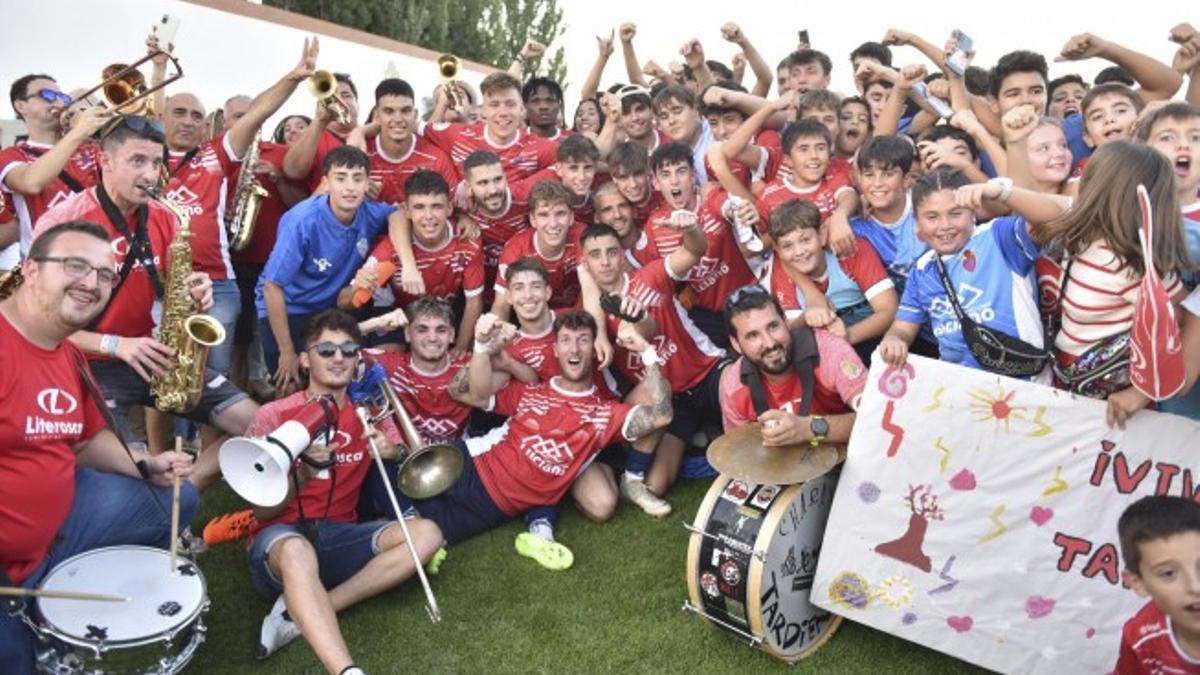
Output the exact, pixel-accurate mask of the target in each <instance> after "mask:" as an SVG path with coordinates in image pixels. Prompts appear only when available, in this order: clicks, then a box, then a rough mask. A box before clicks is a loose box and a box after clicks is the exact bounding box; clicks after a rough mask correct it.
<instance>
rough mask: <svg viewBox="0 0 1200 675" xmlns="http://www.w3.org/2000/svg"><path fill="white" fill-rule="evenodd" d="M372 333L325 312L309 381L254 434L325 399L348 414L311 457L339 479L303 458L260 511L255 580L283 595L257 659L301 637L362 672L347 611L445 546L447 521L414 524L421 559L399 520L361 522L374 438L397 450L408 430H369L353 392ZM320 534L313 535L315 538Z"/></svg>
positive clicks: (307, 357) (258, 422) (336, 662)
mask: <svg viewBox="0 0 1200 675" xmlns="http://www.w3.org/2000/svg"><path fill="white" fill-rule="evenodd" d="M361 340H362V333H360V332H359V330H358V325H357V324H356V323H355V321H354V318H353V317H351V316H350V315H348V314H346V313H345V312H342V311H340V310H336V309H333V310H327V311H325V312H322V313H321V314H318V315H317V316H315V317H314V318H313V320H312V324H311V330H310V332H309V335H308V338H307V340H306V344H305V349H304V351H303V352H302V353H301V355H300V359H301V361H302V363H303V365H304V367H305V369H306V370H308V372H309V381H308V387H307V389H305V390H304V391H298V392H296V393H294V394H292V395H291V396H288V397H287V398H283V399H280V400H278V401H274V402H272V403H269V404H267V405H265V406H263V407H262V409H261V410H259V411H258V413H257V414H256V415H255V416H254V422H253V423H252V424H251V425H250V429H249V430H248V433H249V434H250V435H256V436H265V435H267V434H270V433H271V432H273V431H275V430H276V429H277V428H279V426H280V425H282V424H283V423H284V422H285V421H287V420H288V419H290V418H291V417H292V416H293V415H294V414H295V412H296V411H297V410H298V409H300V408H302V407H304V406H306V405H308V404H309V402H310V401H312V400H313V399H315V398H318V397H330V398H332V400H333V403H334V405H335V406H336V408H337V411H338V417H337V433H336V434H335V435H334V439H333V440H332V442H330V443H328V444H325V443H320V442H314V443H313V444H311V445H310V446H309V447H308V448H307V449H306V450H305V451H304V453H305V454H306V455H308V457H309V459H312V460H314V461H317V462H325V461H328V460H330V459H332V460H333V462H334V463H333V466H331V467H329V468H328V469H326V471H328V474H329V476H328V477H327V478H321V477H320V476H318V475H317V474H318V472H317V471H316V470H314V469H312V468H311V467H309V466H307V465H306V464H304V463H302V462H297V465H296V467H295V468H294V469H293V472H294V479H295V482H294V483H291V484H289V486H288V494H287V496H285V497H284V499H283V501H282V502H280V503H279V504H278V505H276V506H270V507H256V508H255V509H254V523H253V524H252V525H251V527H250V537H251V541H250V546H249V563H250V582H251V584H252V585H253V586H254V589H255V590H256V591H258V592H259V593H261V594H262V595H264V596H266V597H267V598H268V599H274V600H275V604H274V605H273V606H272V607H271V610H270V612H268V613H267V616H266V617H265V618H264V619H263V623H262V628H261V629H260V631H259V639H258V649H257V656H258V658H260V659H265V658H267V657H268V656H270V655H271V654H273V653H275V651H277V650H278V649H279V648H280V647H283V646H284V645H286V644H288V643H289V642H291V641H292V640H294V639H296V638H297V637H299V636H300V635H304V638H305V639H306V640H307V641H308V644H309V646H311V647H312V650H313V652H314V653H315V654H316V656H317V658H318V659H319V660H320V661H321V663H322V664H323V665H324V666H325V667H326V668H327V669H328V670H329V671H330V672H333V673H354V672H357V673H361V672H362V671H361V670H359V669H357V668H353V665H354V660H353V658H352V657H351V656H350V650H349V648H348V647H347V646H346V641H345V639H344V638H343V637H342V633H341V630H340V629H339V628H338V623H337V613H338V612H340V611H342V610H344V609H346V608H348V607H350V606H352V605H355V604H357V603H359V602H362V601H363V600H366V599H367V598H370V597H372V596H375V595H378V594H380V593H382V592H384V591H386V590H388V589H390V588H394V587H395V586H398V585H399V584H400V583H402V582H403V581H404V580H405V579H407V578H409V577H410V576H412V575H413V574H414V573H415V571H416V565H419V564H425V563H426V562H428V561H429V560H430V559H431V558H432V557H433V555H434V553H435V552H436V551H437V549H438V548H439V546H440V545H441V543H442V536H441V533H440V532H438V529H437V526H436V525H434V524H433V523H431V522H429V521H428V520H424V519H421V518H414V519H411V520H409V521H408V522H407V523H406V524H407V526H408V532H409V534H410V535H411V536H412V543H413V546H414V547H415V548H416V550H417V554H418V556H419V557H420V560H418V561H414V560H413V559H412V556H411V555H410V553H409V549H408V546H407V545H406V544H405V541H404V534H403V530H402V529H401V528H400V527H399V526H398V525H397V523H395V522H394V521H391V520H372V521H367V522H362V523H360V522H357V512H356V507H357V505H358V497H359V493H360V491H361V490H362V489H363V486H364V481H365V480H366V478H367V477H368V475H369V473H370V469H371V466H372V459H371V453H370V451H369V449H368V447H367V443H368V442H370V443H374V444H375V445H376V447H378V448H379V450H380V453H381V454H384V455H390V456H391V457H395V456H396V443H398V442H400V440H401V439H400V432H399V431H397V430H396V427H395V425H394V424H392V423H391V422H390V421H384V422H383V423H382V424H381V425H379V427H377V428H371V429H364V428H363V426H362V422H361V421H360V420H359V418H358V416H357V415H356V414H355V411H354V404H353V403H352V402H351V401H350V399H349V397H348V396H347V388H348V387H349V384H350V381H351V380H352V379H354V375H355V372H356V370H357V368H356V367H357V365H358V362H359V358H360V354H359V350H360V347H359V343H360V342H361ZM310 537H311V538H310Z"/></svg>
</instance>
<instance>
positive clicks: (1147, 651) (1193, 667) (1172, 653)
mask: <svg viewBox="0 0 1200 675" xmlns="http://www.w3.org/2000/svg"><path fill="white" fill-rule="evenodd" d="M1166 673H1181V674H1188V673H1190V674H1193V675H1194V674H1196V673H1200V658H1193V657H1189V656H1188V655H1187V654H1185V653H1184V651H1183V650H1182V649H1181V648H1180V647H1179V642H1178V641H1176V639H1175V633H1174V630H1173V629H1172V627H1171V620H1170V619H1169V618H1167V616H1166V615H1164V614H1163V612H1162V610H1161V609H1159V608H1158V605H1155V604H1154V601H1153V600H1152V601H1150V602H1147V603H1146V606H1145V607H1142V608H1141V609H1140V610H1138V613H1137V614H1135V615H1134V616H1133V618H1132V619H1130V620H1129V621H1126V622H1125V627H1124V628H1122V629H1121V652H1120V655H1119V656H1118V657H1117V667H1116V669H1115V670H1114V671H1113V675H1160V674H1166Z"/></svg>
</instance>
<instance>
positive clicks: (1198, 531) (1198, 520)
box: [1114, 496, 1200, 675]
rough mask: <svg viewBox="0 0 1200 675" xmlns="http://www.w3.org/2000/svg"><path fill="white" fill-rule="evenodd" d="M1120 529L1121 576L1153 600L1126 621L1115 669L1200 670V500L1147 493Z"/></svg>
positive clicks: (1124, 674)
mask: <svg viewBox="0 0 1200 675" xmlns="http://www.w3.org/2000/svg"><path fill="white" fill-rule="evenodd" d="M1117 533H1118V535H1119V536H1120V538H1121V559H1122V560H1124V561H1125V569H1124V570H1123V571H1122V572H1121V576H1122V577H1123V580H1124V582H1125V584H1126V585H1127V586H1130V587H1132V588H1133V590H1134V592H1136V593H1137V594H1138V596H1139V597H1142V598H1144V597H1146V596H1149V597H1150V602H1147V603H1146V605H1145V606H1144V607H1142V608H1141V610H1139V611H1138V613H1137V614H1135V615H1134V616H1133V617H1131V618H1130V619H1129V620H1128V621H1126V622H1125V627H1124V628H1123V629H1122V631H1121V649H1120V655H1119V656H1118V658H1117V666H1116V668H1115V670H1114V674H1115V675H1154V674H1157V673H1200V578H1198V577H1200V504H1196V502H1194V501H1192V500H1190V499H1184V498H1183V497H1163V496H1159V497H1143V498H1141V499H1139V500H1138V501H1136V502H1134V503H1133V504H1131V505H1130V506H1129V508H1127V509H1125V512H1124V513H1122V514H1121V518H1120V520H1119V521H1117Z"/></svg>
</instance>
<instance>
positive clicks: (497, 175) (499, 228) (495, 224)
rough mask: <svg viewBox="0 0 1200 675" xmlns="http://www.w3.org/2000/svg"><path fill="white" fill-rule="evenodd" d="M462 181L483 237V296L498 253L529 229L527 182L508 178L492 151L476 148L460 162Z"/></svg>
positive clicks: (492, 276) (469, 211)
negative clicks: (461, 163)
mask: <svg viewBox="0 0 1200 675" xmlns="http://www.w3.org/2000/svg"><path fill="white" fill-rule="evenodd" d="M463 182H465V183H466V186H467V191H468V195H467V196H469V197H470V199H469V200H467V201H468V207H467V209H466V213H467V215H468V216H470V218H471V219H472V220H474V221H475V223H476V224H477V225H479V229H480V238H481V239H482V240H483V242H482V243H483V266H484V271H485V284H484V287H485V291H484V296H485V299H487V298H488V297H489V295H488V294H489V293H490V292H491V285H492V284H495V282H496V270H497V268H499V266H500V252H501V251H502V250H504V245H505V244H507V243H508V242H509V240H511V239H512V238H514V237H516V236H517V235H518V234H520V233H521V232H523V231H525V230H526V229H528V228H529V191H530V190H532V189H533V185H532V184H531V183H529V182H528V181H519V182H513V181H509V180H508V177H507V176H505V173H504V165H503V164H502V163H501V161H500V157H498V156H497V155H496V154H495V153H492V152H488V151H485V150H478V151H475V152H473V153H471V155H470V156H469V157H467V161H466V162H464V163H463Z"/></svg>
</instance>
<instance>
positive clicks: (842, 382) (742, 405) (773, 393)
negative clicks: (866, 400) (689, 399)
mask: <svg viewBox="0 0 1200 675" xmlns="http://www.w3.org/2000/svg"><path fill="white" fill-rule="evenodd" d="M813 335H814V336H815V337H816V339H817V351H818V352H820V354H821V362H820V364H819V365H818V366H817V367H816V369H815V370H814V371H813V396H812V407H811V410H810V412H811V414H813V415H840V414H842V413H848V412H852V411H853V410H854V408H855V407H856V406H857V405H858V397H859V396H861V395H862V391H863V387H864V386H865V385H866V383H867V369H866V368H865V367H864V366H863V362H862V359H860V358H858V354H857V353H855V351H854V347H852V346H850V343H849V342H846V341H845V340H844V339H842V338H840V337H838V336H836V335H834V334H833V333H830V332H829V331H827V330H823V329H817V330H816V331H814V332H813ZM743 358H745V357H743ZM741 373H742V359H738V360H737V362H735V363H734V364H733V365H731V366H729V367H728V368H726V369H725V371H724V372H722V373H721V417H722V418H723V421H724V425H725V431H732V430H733V429H736V428H738V427H740V426H744V425H746V424H749V423H751V422H753V421H755V420H757V419H758V413H756V412H755V411H754V402H753V401H752V400H751V398H750V388H749V387H747V386H746V385H745V384H743V383H742V378H741ZM762 383H763V389H764V390H766V393H767V405H768V406H770V408H771V409H772V410H783V411H785V412H789V413H791V414H793V415H798V414H800V401H801V399H803V398H804V388H803V387H802V386H800V376H799V375H797V374H796V372H795V371H794V370H789V371H788V372H787V374H786V376H785V377H784V378H783V380H782V381H781V382H772V381H770V380H766V379H764V380H762Z"/></svg>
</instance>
